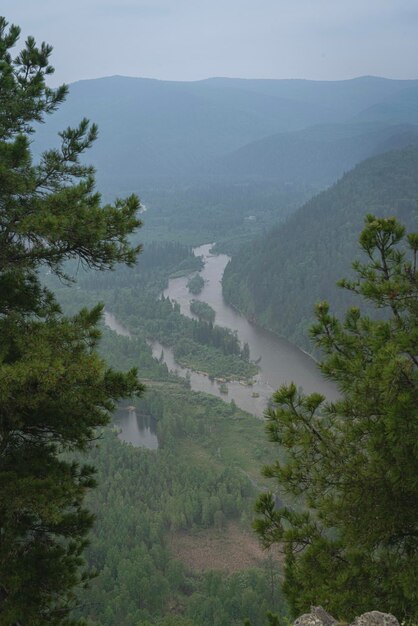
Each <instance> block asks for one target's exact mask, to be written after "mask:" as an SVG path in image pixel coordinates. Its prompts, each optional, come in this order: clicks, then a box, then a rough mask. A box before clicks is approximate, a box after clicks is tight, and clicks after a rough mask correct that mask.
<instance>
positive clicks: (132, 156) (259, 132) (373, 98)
mask: <svg viewBox="0 0 418 626" xmlns="http://www.w3.org/2000/svg"><path fill="white" fill-rule="evenodd" d="M411 89H412V90H414V89H418V81H403V80H389V79H381V78H374V77H363V78H358V79H353V80H348V81H336V82H325V81H303V80H243V79H229V78H214V79H208V80H203V81H196V82H170V81H158V80H154V79H145V78H126V77H121V76H113V77H108V78H100V79H94V80H84V81H80V82H77V83H74V84H72V85H71V86H70V94H69V96H68V99H67V102H66V103H64V104H63V106H62V107H61V108H60V110H59V111H58V112H57V113H55V114H54V115H53V116H51V117H50V118H49V119H48V120H47V123H46V124H44V125H41V126H40V128H39V130H38V132H37V134H36V137H35V149H36V150H37V151H38V152H39V151H41V150H42V149H44V148H45V147H47V146H49V145H51V142H53V141H54V139H53V137H54V136H55V135H56V133H57V132H58V131H59V130H62V129H63V128H65V127H66V126H68V125H74V124H76V123H77V122H78V121H79V120H80V119H81V118H82V117H84V116H87V117H88V118H89V119H91V120H92V121H95V122H97V123H98V125H99V133H100V135H99V140H98V141H97V143H96V145H95V146H94V148H93V149H92V150H91V152H90V153H89V156H88V158H89V160H91V161H92V162H93V164H94V165H96V166H97V168H98V172H99V174H98V183H99V187H100V188H101V189H103V190H105V191H107V192H109V193H114V194H118V193H124V192H126V191H129V190H130V191H140V190H141V187H142V186H143V185H145V184H149V183H156V182H157V183H159V182H167V181H169V182H170V183H177V182H178V181H179V180H181V181H182V182H184V181H186V182H190V183H193V181H194V180H195V179H196V178H199V179H209V180H214V182H216V177H217V175H218V174H217V171H216V169H215V171H214V169H213V168H214V163H215V162H217V160H218V159H222V158H224V157H226V155H228V154H229V155H230V154H231V153H233V152H234V151H237V150H240V149H243V147H244V146H246V145H248V144H252V142H255V141H259V140H264V139H266V138H268V137H272V136H274V135H277V133H290V132H298V131H302V130H303V129H306V128H308V127H312V126H317V125H324V124H345V123H352V122H351V120H353V119H354V118H355V117H356V116H360V118H361V116H362V115H366V113H364V111H369V112H370V111H373V107H376V106H377V107H378V106H380V104H379V103H382V102H386V101H388V99H389V101H390V99H391V98H392V100H394V101H397V100H396V99H397V98H398V100H400V101H401V102H402V101H403V100H402V98H404V97H405V98H408V97H409V95H408V92H409V91H410V90H411ZM402 94H404V96H403V95H402ZM405 94H406V95H405ZM370 115H371V116H372V118H373V113H371V114H370V113H367V116H368V117H367V120H366V122H365V123H366V126H365V132H366V134H367V132H368V129H367V125H368V124H370V123H371V122H374V119H372V120H370V119H369V117H370ZM405 117H407V116H405V112H403V113H402V120H396V119H394V120H393V119H391V121H390V124H388V123H387V122H386V121H383V124H386V125H396V124H399V123H402V124H408V123H410V122H411V120H409V119H405ZM395 118H396V116H395ZM414 119H415V118H414ZM360 123H361V124H362V123H363V120H361V122H360ZM412 123H413V122H412ZM360 156H364V155H360ZM330 178H331V179H332V175H330V176H328V178H327V180H329V179H330Z"/></svg>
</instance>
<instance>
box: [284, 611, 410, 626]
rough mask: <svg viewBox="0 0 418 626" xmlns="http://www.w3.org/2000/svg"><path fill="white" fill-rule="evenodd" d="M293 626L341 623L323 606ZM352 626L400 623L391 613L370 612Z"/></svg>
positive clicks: (299, 618) (357, 618) (296, 621)
mask: <svg viewBox="0 0 418 626" xmlns="http://www.w3.org/2000/svg"><path fill="white" fill-rule="evenodd" d="M293 626H340V623H339V622H338V621H337V620H336V619H335V618H334V617H332V615H330V614H329V613H327V612H326V611H325V609H323V608H322V606H311V612H310V613H304V614H303V615H301V616H300V617H298V618H297V620H295V622H294V623H293ZM341 626H342V624H341ZM350 626H399V622H398V620H397V619H396V617H394V616H393V615H391V614H390V613H381V612H380V611H370V612H369V613H363V615H360V617H356V619H355V620H354V622H352V623H351V624H350Z"/></svg>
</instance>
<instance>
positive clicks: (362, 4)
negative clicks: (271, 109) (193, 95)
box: [0, 0, 418, 85]
mask: <svg viewBox="0 0 418 626" xmlns="http://www.w3.org/2000/svg"><path fill="white" fill-rule="evenodd" d="M0 13H1V14H2V15H4V16H5V17H6V19H7V20H8V21H9V23H15V24H18V25H19V26H20V27H21V28H22V38H25V37H26V36H27V35H33V36H35V38H36V40H37V41H38V42H41V41H46V42H48V43H50V44H52V45H53V47H54V52H53V56H52V65H54V67H55V69H56V72H55V75H54V77H53V79H52V80H51V81H50V83H51V84H52V85H56V84H59V83H62V82H66V83H71V82H74V81H76V80H80V79H86V78H97V77H101V76H111V75H114V74H120V75H124V76H142V77H148V78H158V79H164V80H187V81H190V80H201V79H204V78H209V77H213V76H228V77H241V78H306V79H314V80H339V79H348V78H353V77H356V76H364V75H374V76H385V77H387V78H418V64H417V61H418V0H120V1H119V2H118V1H117V0H2V2H1V7H0Z"/></svg>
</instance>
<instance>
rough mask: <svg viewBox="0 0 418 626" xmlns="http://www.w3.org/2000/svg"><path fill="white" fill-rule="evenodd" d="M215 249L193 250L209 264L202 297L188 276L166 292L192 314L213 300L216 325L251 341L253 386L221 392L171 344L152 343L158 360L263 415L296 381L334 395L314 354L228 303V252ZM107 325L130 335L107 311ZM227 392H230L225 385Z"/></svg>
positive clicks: (195, 385)
mask: <svg viewBox="0 0 418 626" xmlns="http://www.w3.org/2000/svg"><path fill="white" fill-rule="evenodd" d="M211 247H212V244H206V245H203V246H199V247H198V248H195V249H194V253H195V254H196V255H197V256H202V257H203V260H204V263H205V265H204V268H203V270H202V271H201V272H200V274H201V276H202V278H203V279H204V281H205V285H204V287H203V289H202V291H201V293H200V294H199V295H197V296H194V295H192V294H191V293H190V292H189V290H188V289H187V286H186V285H187V280H188V278H187V277H183V278H173V279H171V280H170V281H169V284H168V287H167V289H166V290H165V291H164V296H165V297H169V298H170V299H171V300H176V301H177V302H178V303H179V305H180V309H181V312H182V313H183V314H184V315H187V316H189V317H194V316H193V314H192V313H190V308H189V307H190V302H191V300H192V299H198V300H202V301H203V302H207V303H208V304H210V306H211V307H212V308H213V309H214V310H215V312H216V318H215V323H216V324H219V325H220V326H226V327H227V328H230V329H232V330H236V331H237V332H238V337H239V339H240V340H241V342H247V343H248V345H249V348H250V357H251V359H253V360H257V359H260V357H261V360H260V363H259V368H260V371H259V374H258V375H257V376H256V377H255V383H254V385H252V386H245V385H243V384H241V383H239V382H230V383H227V385H226V387H227V389H228V393H227V394H225V393H221V390H220V386H219V384H218V383H217V382H216V381H211V380H210V379H209V377H208V376H205V375H203V374H198V373H196V372H193V371H190V370H188V369H185V368H183V367H181V366H179V365H178V364H177V363H176V362H175V360H174V356H173V352H172V350H171V349H170V348H168V347H166V346H162V345H161V344H160V343H158V342H154V343H152V344H151V347H152V351H153V355H154V356H155V357H157V358H159V357H160V356H161V352H163V354H164V361H165V363H166V364H167V366H168V368H169V369H170V370H174V371H177V373H178V375H179V376H183V377H185V376H188V377H190V385H191V388H192V389H193V390H194V391H204V392H206V393H210V394H213V395H216V396H218V397H221V398H223V399H224V400H225V401H227V402H229V401H231V400H234V402H235V403H236V404H237V405H238V406H239V407H241V408H242V409H244V410H246V411H248V412H249V413H252V414H253V415H257V416H259V417H261V416H262V415H263V411H264V409H265V408H266V406H267V403H268V400H269V399H270V398H271V396H272V394H273V392H274V391H275V390H276V389H278V388H279V387H280V385H282V384H285V383H290V382H291V381H294V382H295V384H296V385H297V386H298V387H302V388H303V390H304V391H305V392H307V393H311V392H313V391H318V392H320V393H323V394H324V395H325V396H327V397H328V398H329V399H335V398H336V396H337V392H336V389H335V386H334V385H333V384H332V383H330V382H329V381H326V380H325V379H324V378H323V377H322V376H321V373H320V371H319V369H318V367H317V365H316V363H315V361H314V360H313V359H312V358H311V357H310V356H309V355H307V354H306V353H305V352H303V351H302V350H300V349H299V348H297V347H296V346H295V345H293V344H291V343H290V342H289V341H287V340H286V339H282V338H280V337H278V336H277V335H275V334H273V333H271V332H269V331H266V330H264V329H262V328H260V327H259V326H257V325H256V324H253V323H251V322H249V321H248V320H247V319H246V318H245V317H243V316H242V315H240V314H239V313H238V312H237V311H235V310H234V309H233V308H232V307H230V306H229V305H228V304H227V303H226V302H225V301H224V299H223V296H222V284H221V280H222V275H223V272H224V269H225V267H226V265H227V263H228V261H229V257H228V256H227V255H225V254H219V255H213V254H211V253H210V249H211ZM105 323H106V325H107V326H109V328H111V329H112V330H115V331H116V332H118V333H119V334H121V335H124V336H130V333H129V330H128V329H127V328H125V327H124V326H123V324H121V323H120V322H119V321H118V320H117V319H116V318H115V317H114V316H113V315H112V314H111V313H110V312H108V311H106V312H105ZM223 390H224V391H225V388H223ZM121 427H123V426H122V424H121Z"/></svg>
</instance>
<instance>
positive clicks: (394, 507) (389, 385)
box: [255, 215, 418, 623]
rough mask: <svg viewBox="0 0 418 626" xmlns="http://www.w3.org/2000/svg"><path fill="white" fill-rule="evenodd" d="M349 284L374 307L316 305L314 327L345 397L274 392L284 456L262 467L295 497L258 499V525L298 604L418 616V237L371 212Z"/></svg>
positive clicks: (271, 413)
mask: <svg viewBox="0 0 418 626" xmlns="http://www.w3.org/2000/svg"><path fill="white" fill-rule="evenodd" d="M360 245H361V248H362V249H363V251H364V253H365V255H366V258H367V262H365V263H360V262H356V263H354V264H353V267H354V269H355V271H356V273H357V279H356V280H355V281H354V282H348V281H345V280H343V281H341V283H340V285H341V286H342V287H343V288H345V289H349V290H351V291H352V292H354V293H356V294H359V295H360V296H362V297H363V298H364V299H365V300H366V301H368V302H369V303H371V304H372V305H374V306H375V307H376V310H377V311H376V318H375V319H371V318H369V317H367V316H365V315H364V314H362V313H361V312H360V309H359V308H356V307H352V308H350V309H349V310H348V311H347V314H346V317H345V320H344V321H343V322H340V321H339V320H337V319H336V318H335V317H333V316H332V315H331V314H330V312H329V306H328V304H327V303H325V302H323V303H321V304H319V305H317V310H316V316H317V323H316V324H315V325H314V326H313V328H312V336H313V338H314V340H315V342H316V344H317V346H319V347H320V348H321V349H322V350H323V354H324V355H325V356H324V359H323V361H322V362H321V364H320V367H321V370H322V372H323V374H324V376H325V377H327V378H328V379H330V380H332V381H335V383H336V384H337V386H338V390H339V394H340V395H339V398H338V400H336V401H335V402H327V401H326V400H325V398H324V397H323V396H322V395H320V394H319V393H314V394H310V395H303V394H301V393H298V391H297V388H296V386H295V385H294V384H291V385H290V386H283V387H282V388H281V389H280V390H279V391H277V392H276V393H275V394H274V397H273V399H274V404H273V406H272V407H271V408H269V409H268V410H267V412H266V417H267V420H268V425H267V428H268V433H269V437H270V439H271V440H272V441H274V442H277V443H278V444H279V445H280V446H282V449H283V450H284V452H283V459H282V460H281V461H277V462H276V463H275V464H274V465H272V466H268V467H266V468H265V470H264V471H265V474H266V475H267V476H270V477H272V478H274V479H276V481H278V483H279V485H280V490H281V492H282V493H283V494H287V496H289V497H290V501H293V507H294V508H292V507H290V506H288V507H284V508H281V509H276V508H275V506H274V502H273V498H272V496H271V495H267V494H263V495H262V496H260V498H259V500H258V502H257V510H258V513H259V514H260V517H259V518H258V519H257V521H256V523H255V527H256V530H257V531H258V533H259V534H260V536H261V538H262V540H263V542H264V543H265V544H266V545H271V544H272V543H275V542H279V543H280V544H281V545H282V546H283V548H284V551H285V555H286V561H285V563H286V565H285V571H286V576H285V583H284V587H285V591H286V594H287V597H288V599H289V601H290V604H291V607H292V609H293V611H294V613H295V614H296V613H303V612H304V611H305V610H306V609H307V608H309V605H311V604H315V605H318V604H321V605H322V606H324V607H325V608H326V609H328V610H329V611H330V612H331V613H332V614H334V615H337V616H339V617H340V618H345V619H351V618H353V617H354V616H355V615H356V614H359V613H361V612H363V611H368V610H373V609H378V610H381V611H389V612H392V613H394V614H395V615H396V616H397V617H398V618H399V619H402V620H407V621H409V620H410V621H411V622H412V623H413V620H414V619H416V618H417V596H416V577H415V574H416V571H415V567H416V558H417V536H418V528H417V522H418V511H417V495H418V494H417V478H416V467H417V441H418V437H417V435H418V419H417V418H418V405H417V400H418V393H417V386H418V385H417V382H418V381H417V364H418V360H417V352H418V350H417V348H418V326H417V314H418V298H417V296H418V275H417V266H416V255H417V248H418V235H417V234H409V235H408V236H407V237H405V231H404V228H403V227H402V226H401V225H400V224H399V223H398V222H397V221H396V220H395V219H394V218H387V219H383V218H375V217H374V216H372V215H368V216H367V218H366V225H365V229H364V230H363V232H362V233H361V236H360Z"/></svg>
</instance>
